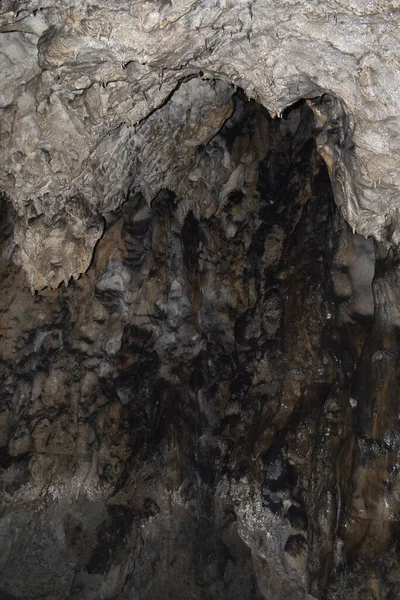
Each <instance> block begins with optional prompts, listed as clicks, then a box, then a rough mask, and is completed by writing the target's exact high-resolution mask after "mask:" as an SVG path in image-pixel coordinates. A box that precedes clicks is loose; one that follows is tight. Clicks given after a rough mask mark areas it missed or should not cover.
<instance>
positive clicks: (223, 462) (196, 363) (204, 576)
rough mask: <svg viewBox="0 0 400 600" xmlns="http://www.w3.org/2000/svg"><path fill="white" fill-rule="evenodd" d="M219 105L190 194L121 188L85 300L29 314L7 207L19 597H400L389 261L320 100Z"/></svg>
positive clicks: (4, 561)
mask: <svg viewBox="0 0 400 600" xmlns="http://www.w3.org/2000/svg"><path fill="white" fill-rule="evenodd" d="M206 85H209V84H208V83H207V84H206ZM226 101H227V102H228V103H229V106H230V107H231V109H230V111H231V116H230V117H228V118H227V119H226V120H225V122H224V123H223V125H222V127H221V129H220V130H218V131H217V132H216V133H215V135H214V136H213V137H211V138H210V139H209V140H208V142H207V143H203V144H201V145H200V146H198V147H197V149H196V150H195V157H196V158H195V161H194V162H193V163H192V165H191V168H189V170H188V171H187V172H186V183H185V181H184V180H182V181H183V183H182V186H183V188H182V189H184V187H185V185H189V183H187V182H190V184H191V185H192V189H191V194H190V196H186V198H185V197H179V195H178V194H177V193H175V192H173V191H172V190H170V189H166V188H163V189H161V190H160V191H158V192H157V193H156V195H155V197H154V198H153V200H152V202H151V203H149V202H147V201H146V198H145V196H144V194H143V193H142V192H140V191H138V190H137V189H136V188H135V187H133V188H131V189H129V190H128V192H127V199H126V201H125V203H124V204H123V206H122V207H121V208H120V209H118V210H114V211H111V212H109V213H108V214H107V222H106V224H105V231H104V233H103V235H102V237H101V239H100V241H99V242H98V244H97V246H96V250H95V253H94V258H93V261H92V263H91V265H90V267H89V269H88V270H87V272H86V273H85V274H84V275H82V276H81V277H80V278H79V279H78V280H77V281H72V282H71V283H70V285H69V286H65V285H62V286H60V287H59V288H58V289H57V290H51V289H44V290H42V291H39V292H37V293H36V294H34V295H32V293H31V290H30V282H29V280H28V278H27V276H26V273H25V271H24V269H23V267H22V266H21V261H20V260H19V252H18V247H17V246H16V244H15V241H14V237H13V227H14V223H15V212H14V208H13V205H12V203H11V202H10V200H9V199H7V197H6V196H3V197H2V230H1V240H2V241H1V257H2V258H1V263H0V268H1V277H0V282H1V283H0V285H1V295H0V297H1V307H0V310H1V312H0V320H1V331H2V337H1V339H0V348H1V356H2V361H1V378H2V388H1V407H2V412H1V420H0V424H1V430H0V434H1V437H0V439H1V448H2V450H1V468H2V470H1V483H2V490H3V492H2V503H1V521H0V523H1V540H2V542H1V544H2V554H1V565H0V590H1V593H2V597H4V598H7V599H9V600H11V599H15V598H18V599H28V598H29V599H32V598H46V599H47V600H52V599H54V600H55V599H56V598H57V599H59V598H71V599H72V598H76V599H85V600H90V599H91V598H92V599H93V600H94V599H97V598H103V599H111V598H118V599H119V600H123V599H124V600H128V599H129V600H133V599H135V600H136V599H138V600H139V599H140V600H144V599H152V600H153V599H154V600H156V599H160V598H171V599H172V598H193V599H200V598H204V597H207V598H210V599H212V598H215V599H217V598H218V599H221V598H226V599H227V600H228V599H229V600H232V599H234V598H238V599H239V598H240V599H241V600H243V599H249V600H250V599H251V600H254V599H260V600H261V598H266V599H274V600H276V599H282V600H284V599H285V600H286V599H287V598H288V597H289V596H291V597H295V598H299V599H301V598H303V599H308V600H311V599H312V598H318V599H320V598H321V599H322V598H329V599H331V600H339V599H342V598H344V597H348V598H354V599H361V598H368V599H369V598H371V599H375V600H381V599H382V600H383V599H385V600H389V599H390V600H392V599H394V598H396V597H397V596H398V594H399V592H400V589H399V575H400V572H399V564H398V560H397V557H398V546H396V536H397V535H398V489H399V479H398V438H399V434H398V431H399V430H398V423H397V422H396V420H395V419H396V414H397V413H396V411H397V347H398V343H397V333H396V332H397V329H396V327H397V319H398V316H397V311H396V308H395V307H396V306H397V303H396V300H395V298H394V296H395V295H396V294H397V293H398V292H397V289H398V285H397V273H398V258H397V254H396V253H395V252H394V251H393V250H392V251H390V252H389V253H388V251H387V250H386V249H385V248H384V246H382V245H378V244H376V245H375V246H374V244H373V241H372V240H366V239H365V238H363V237H362V236H359V235H356V234H353V233H352V230H351V228H350V227H349V226H348V224H346V223H345V221H344V220H343V218H342V216H341V215H340V212H339V211H338V209H337V207H336V205H335V202H334V200H333V195H332V191H331V186H330V181H329V174H328V171H327V168H326V165H325V163H324V161H323V160H322V158H321V157H320V155H319V154H318V152H317V146H316V143H315V138H316V137H318V135H319V133H320V127H319V126H318V124H316V123H315V119H314V117H313V114H312V112H311V110H310V108H309V107H308V105H307V104H306V103H305V102H300V103H299V104H298V105H296V106H295V107H293V108H292V109H290V110H288V111H286V112H285V113H284V115H283V118H282V119H275V120H273V119H271V117H270V116H269V115H268V113H267V112H266V110H265V109H263V108H262V107H261V106H259V105H258V104H256V103H255V102H254V101H249V100H247V99H246V97H245V96H244V94H243V93H242V92H237V93H235V94H233V95H232V94H229V95H228V97H226ZM224 165H230V169H227V168H223V166H224ZM176 168H179V166H177V167H176ZM229 170H232V172H233V173H236V175H235V176H234V177H232V176H231V175H229Z"/></svg>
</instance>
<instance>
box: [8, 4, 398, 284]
mask: <svg viewBox="0 0 400 600" xmlns="http://www.w3.org/2000/svg"><path fill="white" fill-rule="evenodd" d="M399 15H400V12H399V2H398V0H391V1H387V0H371V1H369V2H366V1H364V0H324V1H318V0H307V1H302V2H299V1H298V0H288V1H285V2H276V1H275V0H152V1H147V2H137V1H134V2H129V1H128V0H118V1H115V0H104V1H102V2H101V3H98V4H95V3H93V2H90V1H88V0H80V1H79V2H78V1H75V2H71V3H67V2H61V1H60V0H59V1H57V2H54V1H53V2H52V1H51V0H50V1H49V0H3V1H2V3H1V6H0V148H1V163H0V189H1V190H3V191H4V192H6V193H7V194H8V196H9V197H10V198H11V201H12V202H13V205H14V208H15V210H16V212H17V215H18V218H19V226H18V233H17V234H16V235H17V239H18V244H19V247H20V248H21V260H22V263H23V265H24V267H25V269H26V272H27V276H28V278H29V282H30V285H31V287H32V288H33V289H36V290H37V289H42V288H44V287H46V286H50V287H54V288H55V287H57V286H58V285H59V284H60V283H61V282H63V281H68V280H69V279H70V278H71V277H72V276H75V277H77V276H79V275H80V274H81V273H83V272H84V271H85V270H86V269H87V268H88V266H89V264H90V260H91V256H92V252H93V249H94V246H95V244H96V241H97V240H98V239H99V238H100V236H101V223H102V221H101V215H104V213H105V212H108V211H110V210H114V209H115V208H116V207H117V206H120V205H121V204H122V202H123V201H124V199H125V192H126V186H127V185H139V186H143V188H144V189H143V190H142V193H143V194H144V195H145V197H146V198H147V200H149V195H148V194H149V193H150V190H152V191H154V185H152V184H151V181H150V180H151V179H153V178H154V172H153V165H154V158H155V155H156V154H157V152H158V151H159V150H160V149H161V148H160V147H161V146H163V144H165V142H166V140H168V141H181V140H182V136H186V135H188V136H189V135H191V136H192V137H187V140H188V143H189V142H194V141H195V140H201V141H202V142H205V141H207V139H208V136H209V135H211V134H212V128H213V127H214V126H215V125H216V122H217V121H218V118H219V116H220V115H219V113H218V106H219V103H220V101H221V97H220V92H221V90H220V91H219V92H217V93H216V97H215V98H212V95H211V94H209V93H207V92H206V91H205V90H206V86H205V85H204V86H200V87H201V90H200V87H196V86H194V87H193V88H190V91H189V88H188V87H185V90H186V91H185V94H186V96H185V97H182V96H181V95H180V93H181V92H182V91H183V88H182V87H181V86H182V83H183V82H184V81H185V80H187V79H188V78H191V77H196V78H201V79H205V80H210V81H214V80H220V81H224V82H225V83H227V84H234V85H236V86H239V87H241V88H242V89H244V90H245V92H246V94H247V96H248V97H249V98H255V99H256V100H258V101H259V102H260V103H262V104H263V105H264V106H265V107H266V108H267V109H268V110H269V111H270V113H271V114H281V113H282V111H283V110H284V109H285V108H286V107H288V106H289V105H291V104H293V103H295V102H297V101H298V100H300V99H301V98H307V99H309V100H310V101H311V104H312V105H313V108H314V110H315V112H316V116H317V118H318V119H319V120H320V122H321V123H324V124H325V125H324V129H323V131H322V132H321V136H320V138H319V141H318V147H319V151H320V152H321V153H322V155H323V156H324V158H325V160H326V162H327V165H328V169H329V172H330V176H331V180H332V185H333V190H334V195H335V200H336V203H337V204H338V205H339V206H340V209H341V212H342V214H343V216H344V218H345V220H346V221H347V222H348V223H349V224H350V225H351V227H353V228H354V229H355V230H356V231H357V232H359V233H362V234H364V235H366V236H370V235H373V236H374V237H375V238H376V239H378V240H381V241H383V242H384V243H385V244H386V246H390V245H393V244H394V245H396V244H398V242H399V240H400V237H399V232H400V227H399V216H398V207H399V201H400V197H399V171H400V169H399V165H400V151H399V142H398V131H399V114H400V103H399V94H398V90H399V89H400V75H399V69H398V65H399V58H400V51H399V48H400V42H399V24H400V20H399ZM219 85H221V84H219ZM324 94H328V95H329V102H325V103H323V104H319V105H318V106H317V107H315V106H314V103H313V98H317V97H321V96H323V95H324ZM168 99H170V100H171V101H170V102H167V101H168ZM166 102H167V105H166V106H169V107H172V106H173V105H174V104H175V106H174V109H173V111H172V114H171V115H168V114H167V113H168V111H169V110H170V109H168V108H166V111H164V113H163V114H164V116H163V117H161V115H158V116H157V117H154V114H155V113H154V111H157V109H159V108H160V107H162V106H164V105H165V103H166ZM202 103H203V105H202ZM179 105H180V108H181V111H179ZM196 106H198V107H199V111H198V112H197V114H196V115H193V117H194V120H193V122H192V123H191V124H190V134H189V133H188V132H184V131H183V130H181V131H179V129H180V124H183V125H184V124H185V123H186V118H185V115H186V111H187V110H189V109H191V110H194V107H196ZM214 108H216V109H217V110H216V111H214ZM171 110H172V109H171ZM206 115H207V116H208V117H210V118H211V121H213V120H214V118H215V121H216V122H207V117H206ZM196 120H197V123H196ZM194 125H198V126H199V130H198V131H195V129H196V127H194ZM189 146H190V143H189ZM172 147H173V148H174V150H173V151H172V153H173V154H175V152H176V148H177V147H180V151H178V152H177V157H176V159H171V160H172V163H173V164H177V162H178V161H177V159H178V158H179V159H181V158H182V155H183V154H185V152H183V150H184V148H183V147H181V144H180V143H179V144H175V145H173V144H172V145H171V148H172ZM144 148H148V149H149V150H148V154H151V156H149V158H150V162H149V163H147V159H146V161H144V162H143V161H142V162H141V164H140V167H139V169H138V170H137V168H136V167H137V164H136V159H138V160H139V161H140V160H142V159H141V156H142V153H143V152H144ZM186 151H187V156H186V158H187V159H188V160H189V158H190V154H191V152H190V147H189V148H186ZM163 156H164V159H162V160H161V161H158V160H157V161H156V162H157V163H159V167H160V170H161V171H163V169H162V164H164V166H166V167H168V169H167V170H169V166H170V164H169V162H168V160H167V159H166V158H165V157H166V156H167V153H166V152H164V154H163ZM164 160H165V161H166V162H165V163H164V162H163V161H164ZM162 174H163V172H160V174H159V176H160V177H159V178H160V182H159V183H160V184H161V185H162V181H161V176H162ZM176 176H178V173H175V174H172V173H170V174H169V176H168V177H169V179H171V178H172V179H174V182H175V184H176V185H178V184H179V179H178V178H177V177H176ZM153 183H154V182H153ZM165 187H166V186H165ZM150 195H152V193H150ZM77 200H78V202H77ZM70 205H72V206H74V207H76V210H75V209H74V210H72V212H71V213H70V209H69V207H70ZM88 211H89V212H90V219H88V220H86V219H83V220H82V219H81V214H82V213H84V214H86V213H87V212H88ZM34 221H38V222H37V223H36V224H34ZM70 221H71V222H70ZM72 227H73V228H75V230H78V234H77V233H76V231H75V236H72V235H71V228H72ZM31 229H33V231H31ZM60 252H62V253H63V254H64V255H65V257H66V258H65V261H62V263H59V261H58V257H59V254H60ZM78 255H79V257H80V258H79V259H78V258H77V256H78ZM55 267H56V268H55Z"/></svg>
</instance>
